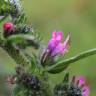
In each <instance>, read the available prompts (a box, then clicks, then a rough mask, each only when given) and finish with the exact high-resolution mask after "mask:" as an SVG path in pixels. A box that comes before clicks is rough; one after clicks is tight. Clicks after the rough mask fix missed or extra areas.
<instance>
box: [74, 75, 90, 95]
mask: <svg viewBox="0 0 96 96" xmlns="http://www.w3.org/2000/svg"><path fill="white" fill-rule="evenodd" d="M72 85H73V86H74V88H76V89H77V90H78V92H77V93H79V94H82V95H80V96H89V93H90V89H89V87H88V86H87V85H86V80H85V78H84V77H73V80H72ZM76 89H75V90H76ZM78 96H79V95H78Z"/></svg>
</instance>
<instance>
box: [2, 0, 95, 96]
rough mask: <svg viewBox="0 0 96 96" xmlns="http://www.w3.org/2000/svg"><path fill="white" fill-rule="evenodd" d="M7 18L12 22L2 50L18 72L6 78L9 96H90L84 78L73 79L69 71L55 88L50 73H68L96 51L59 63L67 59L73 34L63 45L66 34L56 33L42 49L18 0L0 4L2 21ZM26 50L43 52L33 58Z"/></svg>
mask: <svg viewBox="0 0 96 96" xmlns="http://www.w3.org/2000/svg"><path fill="white" fill-rule="evenodd" d="M4 6H6V7H4ZM7 17H10V18H11V19H10V21H9V22H6V23H4V25H3V32H1V33H0V47H1V48H3V49H4V50H5V51H6V52H7V53H8V54H9V56H10V57H12V58H13V59H14V60H15V62H16V64H17V65H16V69H15V73H14V74H13V75H10V76H8V77H7V82H8V84H12V91H11V93H10V94H9V95H8V96H89V93H90V88H89V86H88V85H87V84H86V80H85V79H84V77H77V76H73V78H72V80H70V78H69V72H66V74H65V76H64V80H63V81H62V82H61V83H60V84H58V85H55V86H54V87H52V85H51V84H50V80H49V74H57V73H60V72H62V71H65V70H66V69H67V68H68V67H69V66H70V64H72V63H74V62H76V61H78V60H80V59H83V58H86V57H88V56H91V55H94V54H96V49H92V50H88V51H85V52H82V53H80V54H78V55H76V56H74V57H72V58H69V59H67V60H60V58H59V57H60V55H61V56H64V55H65V54H66V53H67V52H68V51H69V48H70V43H71V42H70V37H71V34H70V33H69V34H68V36H67V38H66V39H65V41H64V42H63V43H62V39H63V32H61V31H54V32H53V33H52V38H51V40H49V42H48V45H47V46H46V47H44V48H43V46H44V45H43V44H42V43H41V36H40V34H39V33H37V32H35V31H34V29H33V27H32V26H30V25H28V24H27V22H26V21H27V18H26V15H25V13H24V11H23V8H22V6H21V3H20V1H19V0H1V1H0V22H2V21H3V20H5V19H6V18H7ZM27 47H33V48H35V49H36V50H39V49H42V53H41V54H40V56H38V55H37V54H34V53H32V55H30V54H28V53H27V52H26V51H25V49H26V48H27Z"/></svg>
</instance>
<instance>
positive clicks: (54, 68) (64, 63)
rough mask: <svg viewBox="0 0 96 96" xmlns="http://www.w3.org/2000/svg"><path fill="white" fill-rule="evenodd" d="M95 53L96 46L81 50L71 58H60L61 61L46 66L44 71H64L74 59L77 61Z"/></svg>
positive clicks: (53, 72)
mask: <svg viewBox="0 0 96 96" xmlns="http://www.w3.org/2000/svg"><path fill="white" fill-rule="evenodd" d="M95 54H96V48H94V49H91V50H88V51H85V52H82V53H80V54H78V55H76V56H74V57H72V58H69V59H66V60H62V61H60V62H58V63H56V64H54V65H52V66H50V67H48V68H46V71H48V72H49V73H52V74H56V73H60V72H62V71H64V70H65V69H66V68H67V67H68V66H69V65H70V64H71V63H74V62H76V61H79V60H81V59H84V58H87V57H89V56H91V55H95Z"/></svg>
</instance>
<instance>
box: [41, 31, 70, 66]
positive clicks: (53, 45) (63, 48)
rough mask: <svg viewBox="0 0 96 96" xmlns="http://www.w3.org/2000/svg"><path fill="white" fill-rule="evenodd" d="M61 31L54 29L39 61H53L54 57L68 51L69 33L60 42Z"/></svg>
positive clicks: (61, 37)
mask: <svg viewBox="0 0 96 96" xmlns="http://www.w3.org/2000/svg"><path fill="white" fill-rule="evenodd" d="M62 39H63V32H61V31H59V32H56V31H54V32H53V33H52V39H51V40H50V41H49V42H48V46H47V48H46V49H45V51H44V52H43V56H42V58H41V63H45V62H47V63H50V64H51V63H53V62H54V59H55V57H56V56H58V55H64V54H65V53H66V52H68V49H69V47H70V34H69V35H68V36H67V38H66V39H65V41H64V42H63V43H62Z"/></svg>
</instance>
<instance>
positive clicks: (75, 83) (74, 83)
mask: <svg viewBox="0 0 96 96" xmlns="http://www.w3.org/2000/svg"><path fill="white" fill-rule="evenodd" d="M66 76H67V75H66ZM89 93H90V90H89V87H88V86H87V85H86V80H85V78H84V77H73V78H72V80H71V81H70V80H69V76H68V77H67V79H66V77H65V78H64V81H63V82H62V83H60V84H59V85H56V87H55V88H54V94H55V96H89Z"/></svg>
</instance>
